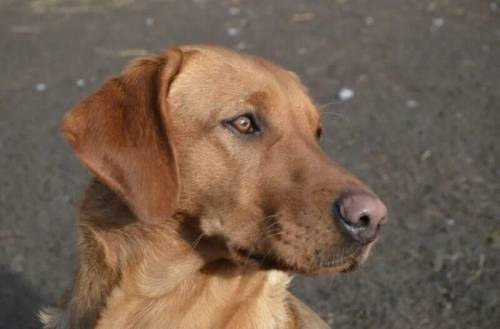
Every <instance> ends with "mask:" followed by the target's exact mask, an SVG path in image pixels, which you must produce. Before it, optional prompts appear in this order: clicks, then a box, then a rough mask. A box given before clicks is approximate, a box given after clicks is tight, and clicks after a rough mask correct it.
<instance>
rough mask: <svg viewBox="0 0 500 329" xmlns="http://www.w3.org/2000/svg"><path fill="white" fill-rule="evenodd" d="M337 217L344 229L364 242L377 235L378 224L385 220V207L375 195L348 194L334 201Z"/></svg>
mask: <svg viewBox="0 0 500 329" xmlns="http://www.w3.org/2000/svg"><path fill="white" fill-rule="evenodd" d="M335 209H336V215H337V216H335V217H337V219H338V220H339V221H340V224H341V226H342V227H343V228H344V231H345V232H346V233H347V234H348V235H349V236H350V237H352V238H353V239H355V240H357V241H359V242H361V243H363V244H365V243H369V242H372V241H373V240H375V238H376V237H377V235H378V232H379V229H380V225H381V224H383V223H384V222H385V221H386V216H387V208H386V206H385V204H384V203H383V202H382V201H381V200H380V199H379V198H378V197H376V196H374V195H372V194H366V193H357V194H349V195H346V196H344V197H342V198H340V199H339V200H338V201H337V202H336V203H335Z"/></svg>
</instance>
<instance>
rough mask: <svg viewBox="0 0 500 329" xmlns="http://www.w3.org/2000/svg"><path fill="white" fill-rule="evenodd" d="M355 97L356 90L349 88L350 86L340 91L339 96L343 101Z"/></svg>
mask: <svg viewBox="0 0 500 329" xmlns="http://www.w3.org/2000/svg"><path fill="white" fill-rule="evenodd" d="M353 97H354V90H352V89H349V88H342V89H340V91H339V93H338V98H339V99H340V100H341V101H347V100H349V99H351V98H353Z"/></svg>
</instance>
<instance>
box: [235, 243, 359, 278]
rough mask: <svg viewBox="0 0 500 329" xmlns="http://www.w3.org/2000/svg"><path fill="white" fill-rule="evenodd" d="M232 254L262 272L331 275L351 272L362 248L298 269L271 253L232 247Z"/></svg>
mask: <svg viewBox="0 0 500 329" xmlns="http://www.w3.org/2000/svg"><path fill="white" fill-rule="evenodd" d="M231 250H232V254H233V255H235V256H236V258H237V259H238V260H239V261H240V263H243V264H253V265H256V266H258V267H259V268H260V269H263V270H270V269H273V270H280V271H283V272H288V273H292V274H293V273H299V274H304V275H316V274H323V273H324V274H332V273H347V272H352V271H354V270H356V269H357V268H358V266H359V265H360V263H361V262H360V257H361V255H362V254H363V251H364V248H360V249H356V250H354V251H353V252H351V253H349V254H347V255H342V256H339V257H336V258H334V259H332V260H330V261H328V262H321V263H319V264H316V266H314V267H309V266H308V267H299V266H297V265H292V264H289V263H287V262H286V261H284V260H283V259H281V258H280V257H278V256H276V255H274V254H273V253H271V252H268V253H266V254H260V253H257V252H253V251H250V249H246V248H242V247H232V248H231Z"/></svg>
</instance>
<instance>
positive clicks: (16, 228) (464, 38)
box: [0, 0, 500, 329]
mask: <svg viewBox="0 0 500 329" xmlns="http://www.w3.org/2000/svg"><path fill="white" fill-rule="evenodd" d="M499 7H500V3H499V2H498V1H483V0H454V1H451V0H438V1H429V0H378V1H370V0H336V1H335V0H317V1H306V0H303V1H299V0H276V1H264V0H260V1H259V0H252V1H251V0H246V1H243V0H242V1H235V0H214V1H210V0H196V1H181V0H170V1H169V0H144V1H139V0H136V1H134V0H100V1H98V0H66V1H63V0H31V1H19V0H15V1H14V0H1V1H0V328H9V329H10V328H37V327H38V324H37V322H36V317H35V312H36V310H37V308H38V307H39V306H40V305H41V304H44V303H52V302H54V301H55V299H56V298H57V296H58V295H59V294H60V293H61V292H62V291H63V290H64V289H65V288H66V287H68V286H69V285H70V283H71V278H72V274H73V273H74V270H75V265H76V260H77V254H76V236H75V233H76V231H75V224H76V219H75V213H76V207H77V205H78V200H79V198H80V196H81V194H82V190H83V188H84V186H85V184H86V182H87V181H88V178H89V175H88V173H87V172H86V171H85V170H84V169H83V167H82V166H81V165H80V164H79V163H78V162H77V160H76V159H75V158H74V157H73V155H72V153H71V151H70V149H69V147H68V146H67V145H66V144H65V143H64V142H63V140H62V138H61V137H60V134H59V125H60V121H61V118H62V116H63V114H64V113H65V112H66V111H67V110H68V109H69V108H71V106H72V105H73V104H75V103H76V102H77V101H78V100H80V99H82V98H83V97H84V96H86V95H88V94H89V93H91V92H92V90H94V89H96V88H97V87H98V86H99V85H100V84H101V83H102V82H103V81H104V80H105V79H106V78H108V77H110V76H112V75H113V74H116V73H118V72H119V71H120V69H121V68H122V67H123V66H124V65H125V64H126V63H127V62H128V61H130V60H131V58H132V57H134V56H137V55H141V54H144V53H148V52H159V51H161V50H162V49H165V48H166V47H168V46H172V45H178V44H186V43H214V44H219V45H224V46H227V47H231V48H235V49H239V50H242V51H245V52H249V53H253V54H257V55H260V56H263V57H265V58H268V59H270V60H273V61H275V62H277V63H278V64H280V65H282V66H284V67H287V68H289V69H291V70H294V71H296V72H297V73H298V74H299V75H300V76H301V78H302V80H303V81H304V83H305V84H306V85H307V86H308V87H309V88H310V92H311V94H312V96H313V98H314V99H315V101H316V102H317V103H318V104H320V105H324V106H325V107H324V109H325V112H326V114H325V115H324V123H325V127H326V129H325V135H326V136H325V137H326V138H325V139H324V142H323V144H324V147H325V149H326V150H327V152H328V153H329V154H330V155H331V156H332V157H333V158H335V159H336V160H337V161H338V162H340V163H342V164H343V165H344V166H345V167H347V168H349V169H350V170H351V171H352V172H354V173H355V174H357V175H358V176H359V177H361V178H362V179H363V180H365V181H366V182H367V183H368V184H369V185H370V186H371V187H373V189H374V190H375V191H377V193H378V194H379V195H381V196H382V197H383V199H384V200H385V201H386V202H387V203H388V205H389V209H390V223H389V224H388V225H387V226H386V227H385V228H384V232H383V236H382V239H381V243H380V244H379V246H378V248H377V249H376V251H375V253H374V255H373V256H372V257H371V258H370V259H369V261H367V263H366V264H365V266H363V267H362V269H360V270H359V271H357V272H355V273H351V274H348V275H339V276H337V277H336V278H334V279H331V278H321V279H317V278H316V279H310V278H301V277H298V278H297V279H296V280H295V281H294V283H293V286H292V290H293V291H294V292H296V294H297V295H299V296H300V297H301V298H302V299H303V300H304V301H306V302H307V303H308V304H309V305H311V307H313V308H314V309H315V310H317V311H318V312H319V314H320V315H321V316H322V317H323V318H324V319H325V320H326V321H328V322H329V323H330V324H331V325H332V326H333V327H334V328H350V329H352V328H398V329H401V328H447V329H451V328H468V329H473V328H484V329H486V328H489V329H493V328H500V310H499V309H500V283H499V282H500V257H499V256H498V255H499V252H500V217H499V216H500V202H499V201H500V197H499V195H500V179H499V177H500V165H499V158H500V146H499V141H500V8H499ZM343 88H347V89H349V90H351V91H353V92H354V94H353V97H352V98H350V99H348V100H341V99H339V97H338V95H339V93H340V91H341V90H342V89H343Z"/></svg>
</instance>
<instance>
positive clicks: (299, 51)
mask: <svg viewBox="0 0 500 329" xmlns="http://www.w3.org/2000/svg"><path fill="white" fill-rule="evenodd" d="M308 52H309V50H308V49H307V48H299V49H297V54H298V55H305V54H307V53H308Z"/></svg>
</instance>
